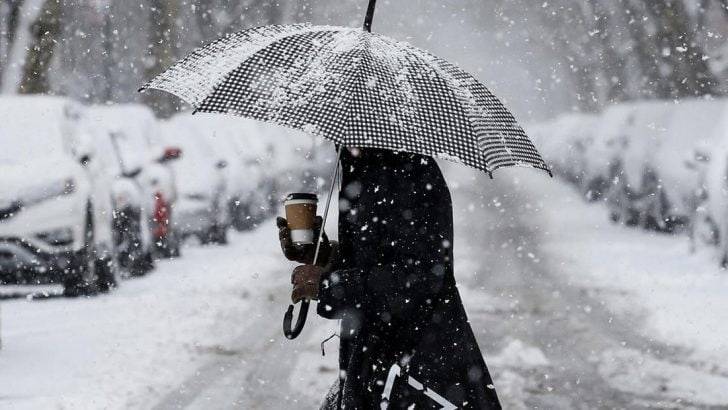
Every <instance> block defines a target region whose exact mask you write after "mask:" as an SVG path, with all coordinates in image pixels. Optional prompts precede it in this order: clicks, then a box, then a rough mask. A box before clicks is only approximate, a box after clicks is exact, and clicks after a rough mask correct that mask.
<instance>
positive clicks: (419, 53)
mask: <svg viewBox="0 0 728 410" xmlns="http://www.w3.org/2000/svg"><path fill="white" fill-rule="evenodd" d="M408 49H411V50H413V51H414V53H413V55H414V56H416V57H417V58H419V59H420V60H421V62H422V63H423V64H424V65H426V66H427V67H432V68H433V69H434V70H435V71H436V72H437V73H438V74H440V77H441V78H442V79H443V80H444V81H445V83H446V84H447V85H448V86H450V87H452V88H457V89H458V90H462V87H460V85H459V84H457V83H455V81H453V80H452V77H451V76H450V74H448V73H447V72H445V70H443V69H442V67H440V65H439V60H438V59H437V57H435V56H432V55H430V54H429V53H427V52H425V51H423V50H421V49H419V48H417V47H412V46H410V47H408ZM450 87H448V88H447V90H448V91H450V92H451V94H452V96H453V98H454V99H455V100H456V101H459V102H461V104H458V105H457V107H458V109H459V110H460V113H461V114H462V115H463V117H464V118H465V119H466V120H467V121H468V123H469V124H470V133H471V137H473V139H476V138H477V135H475V132H474V124H473V122H472V119H471V118H470V115H469V114H468V113H467V111H465V106H464V105H465V104H464V103H463V101H462V98H461V97H460V96H459V95H458V93H456V92H455V91H454V90H453V89H452V88H450ZM454 138H457V136H454ZM483 162H484V163H485V171H486V172H488V173H489V174H490V173H491V172H493V170H492V169H490V167H489V166H488V163H487V162H486V161H485V159H483Z"/></svg>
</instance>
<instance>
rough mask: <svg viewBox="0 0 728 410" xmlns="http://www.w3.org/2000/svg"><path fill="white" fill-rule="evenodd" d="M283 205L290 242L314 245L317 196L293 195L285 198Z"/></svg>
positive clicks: (306, 194)
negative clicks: (289, 232) (289, 231)
mask: <svg viewBox="0 0 728 410" xmlns="http://www.w3.org/2000/svg"><path fill="white" fill-rule="evenodd" d="M283 205H284V206H285V208H286V220H288V229H290V230H291V241H293V243H295V244H298V245H308V244H313V243H314V239H315V238H314V237H313V236H314V235H313V225H314V222H315V221H316V205H318V196H317V195H316V194H309V193H293V194H290V195H288V196H287V197H286V200H285V202H283Z"/></svg>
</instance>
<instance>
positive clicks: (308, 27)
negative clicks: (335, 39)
mask: <svg viewBox="0 0 728 410" xmlns="http://www.w3.org/2000/svg"><path fill="white" fill-rule="evenodd" d="M303 28H305V29H306V30H303V29H302V30H298V31H296V32H294V33H287V34H286V35H283V36H280V37H277V38H276V39H274V40H272V41H269V42H267V43H266V44H265V45H264V46H261V47H259V48H258V49H257V50H255V51H254V52H252V53H250V54H249V55H248V57H246V58H245V59H244V60H243V61H240V62H239V63H238V64H237V65H236V66H235V68H233V69H232V70H229V71H228V72H227V74H225V76H224V77H223V78H222V80H221V81H219V82H218V83H217V84H216V85H215V87H214V88H213V90H212V92H210V93H208V94H207V97H205V98H204V99H203V100H202V101H201V102H200V104H199V106H197V107H195V111H198V110H200V109H201V108H202V107H203V106H204V105H205V102H206V101H208V100H209V99H210V98H212V97H213V96H214V95H215V93H216V92H217V90H219V89H220V87H222V86H223V85H224V84H225V83H226V82H227V81H228V80H229V79H230V77H232V75H233V73H235V71H236V70H237V69H238V68H240V66H241V65H243V64H245V62H247V61H250V60H251V59H253V58H255V56H256V55H258V54H259V53H262V52H264V51H265V50H267V49H269V48H270V47H272V46H273V45H275V44H277V43H279V42H281V41H285V40H286V39H288V38H290V37H293V36H297V35H301V34H305V33H307V32H312V31H315V30H314V28H317V26H311V25H308V24H306V25H304V26H303ZM319 28H320V27H319ZM342 31H344V30H343V29H341V28H339V27H334V26H331V27H330V29H327V30H320V31H316V32H329V33H340V32H342Z"/></svg>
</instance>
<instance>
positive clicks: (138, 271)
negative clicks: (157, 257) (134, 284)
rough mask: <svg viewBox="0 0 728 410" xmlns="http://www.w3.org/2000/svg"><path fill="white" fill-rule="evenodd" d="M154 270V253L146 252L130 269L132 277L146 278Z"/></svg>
mask: <svg viewBox="0 0 728 410" xmlns="http://www.w3.org/2000/svg"><path fill="white" fill-rule="evenodd" d="M152 269H154V256H153V255H152V252H151V251H150V252H145V253H144V254H143V255H142V256H141V257H139V258H137V259H135V260H134V261H132V263H131V266H130V267H129V274H130V275H131V276H144V275H146V274H147V273H149V271H151V270H152Z"/></svg>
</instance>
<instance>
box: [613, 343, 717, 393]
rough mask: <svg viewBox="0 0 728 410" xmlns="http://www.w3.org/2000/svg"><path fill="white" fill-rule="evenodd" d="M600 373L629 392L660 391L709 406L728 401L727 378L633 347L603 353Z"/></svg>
mask: <svg viewBox="0 0 728 410" xmlns="http://www.w3.org/2000/svg"><path fill="white" fill-rule="evenodd" d="M600 359H601V361H600V365H599V372H600V373H601V375H602V376H603V377H604V379H605V380H607V381H608V383H609V384H611V385H612V386H613V387H615V388H617V389H619V390H622V391H627V392H630V393H635V394H641V393H644V392H645V391H652V392H660V394H661V395H663V396H664V397H666V398H668V397H669V398H672V399H676V400H677V402H678V403H679V400H684V399H688V400H690V401H691V402H694V403H701V404H705V405H708V406H725V404H726V403H728V383H726V379H725V378H724V377H720V376H715V375H711V374H708V373H705V372H702V371H697V370H694V369H692V368H690V367H688V366H683V365H676V364H673V363H669V362H664V361H661V360H658V359H656V358H654V357H651V356H645V354H644V353H642V352H640V351H637V350H633V349H620V350H609V351H606V352H603V353H602V356H601V358H600Z"/></svg>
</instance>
